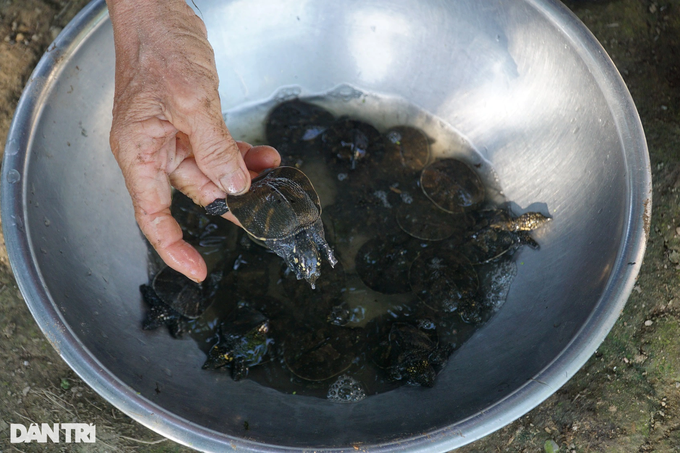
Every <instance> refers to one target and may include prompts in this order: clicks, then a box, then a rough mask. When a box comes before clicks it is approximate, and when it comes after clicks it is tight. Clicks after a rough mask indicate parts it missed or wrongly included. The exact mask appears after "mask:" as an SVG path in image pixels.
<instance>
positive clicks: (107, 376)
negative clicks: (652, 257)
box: [2, 0, 651, 452]
mask: <svg viewBox="0 0 680 453" xmlns="http://www.w3.org/2000/svg"><path fill="white" fill-rule="evenodd" d="M196 5H197V6H198V8H199V9H200V12H201V15H202V17H203V18H204V20H205V22H206V25H207V27H208V30H209V35H210V39H211V41H212V43H213V46H214V47H215V50H216V57H217V66H218V70H219V73H220V78H221V86H220V92H221V96H222V101H223V108H224V110H225V111H226V110H230V109H234V108H237V107H239V106H242V105H246V104H250V103H257V102H261V101H264V100H267V99H269V98H270V97H271V96H272V95H273V94H274V93H276V92H277V91H278V90H279V89H280V88H281V87H282V86H290V87H297V88H299V90H301V91H300V92H301V93H302V94H313V93H322V92H326V91H329V90H331V89H333V88H334V87H337V86H339V85H342V84H349V85H351V86H353V87H355V88H356V89H358V90H362V91H364V92H368V93H370V92H375V93H381V94H384V95H393V96H397V97H401V98H405V99H407V100H410V101H411V102H413V103H414V104H416V105H417V106H419V107H421V108H423V109H425V110H426V111H428V112H430V113H432V114H433V115H436V116H437V117H439V118H440V119H441V120H442V121H444V122H446V123H448V125H450V126H451V127H453V128H455V129H456V130H457V131H459V132H460V133H461V134H462V135H463V136H464V137H466V138H467V139H468V140H469V141H470V143H472V145H473V146H474V147H475V148H476V149H477V150H478V151H479V153H480V154H481V155H482V156H483V157H484V158H485V159H487V160H488V161H489V162H490V163H491V164H492V165H493V167H494V168H495V170H496V172H497V174H498V178H499V181H500V184H501V186H502V187H503V190H504V192H505V195H506V197H507V198H508V199H509V200H512V201H514V202H515V203H516V206H517V207H518V208H519V209H525V208H528V207H529V206H530V205H531V204H533V203H540V206H541V207H544V208H546V207H547V209H548V211H549V213H550V214H551V215H552V216H553V221H552V222H551V223H550V224H549V226H548V227H546V228H545V229H543V230H542V231H541V232H540V233H539V234H538V235H537V239H538V240H539V242H540V243H541V244H542V248H541V250H540V251H533V250H528V249H527V250H523V251H522V252H521V255H520V256H519V257H518V262H520V263H521V265H519V266H518V267H519V272H518V275H517V277H516V279H515V280H514V282H513V285H512V287H511V290H510V294H509V296H508V300H507V303H506V304H505V306H504V307H503V308H502V310H501V311H500V312H499V313H498V314H497V315H496V316H495V317H494V318H493V319H492V320H491V321H490V322H489V323H488V324H487V325H486V326H485V327H483V328H482V329H481V330H480V331H478V332H477V333H476V334H475V336H474V337H473V338H472V339H471V340H470V341H469V342H467V343H466V344H465V345H464V346H463V347H462V348H461V349H460V350H458V351H457V352H456V353H455V355H454V356H452V358H451V360H450V362H449V365H448V367H447V368H446V369H445V371H444V372H443V373H442V374H441V375H440V376H439V378H438V381H437V384H436V386H435V387H434V388H433V389H430V390H426V389H421V388H408V387H406V388H401V389H399V390H397V391H393V392H389V393H385V394H381V395H379V396H375V397H371V398H367V399H366V400H364V401H362V402H360V403H357V404H351V405H339V404H333V403H331V402H329V401H326V400H321V399H314V398H309V397H301V396H295V395H285V394H280V393H277V392H276V391H273V390H270V389H266V388H262V387H260V386H259V385H258V384H256V383H254V382H252V381H248V380H245V381H243V382H233V381H232V380H231V379H230V378H229V377H228V375H227V374H219V373H210V372H205V371H202V370H201V369H200V367H201V364H202V363H203V360H204V355H203V353H202V352H201V351H200V350H199V349H198V347H197V346H196V344H195V343H194V342H193V341H191V340H189V339H187V340H184V341H176V340H173V339H172V338H170V337H169V336H168V335H167V334H165V332H161V331H160V330H159V331H156V332H145V331H142V330H141V329H140V320H141V319H142V317H143V311H144V307H143V304H142V301H141V298H140V294H139V290H138V287H139V285H140V284H142V283H145V282H146V281H147V247H146V244H145V242H144V241H143V239H142V236H141V235H140V232H139V230H138V228H137V225H136V224H135V220H134V217H133V211H132V206H131V202H130V199H129V196H128V194H127V192H126V189H125V186H124V184H123V179H122V177H121V175H120V171H119V169H118V167H117V165H116V163H115V161H114V159H113V157H112V155H111V152H110V150H109V145H108V134H109V128H110V124H111V108H112V97H113V86H114V85H113V82H114V81H113V74H114V54H113V42H112V30H111V25H110V22H109V20H108V16H107V11H106V8H105V3H104V0H97V1H94V2H92V3H91V4H90V5H89V6H88V7H87V8H86V9H85V10H84V11H82V12H81V13H80V14H79V15H78V17H77V18H76V19H74V21H73V22H72V23H71V24H70V25H69V26H68V27H67V28H66V29H65V30H64V32H63V33H62V35H61V36H60V37H59V39H58V40H57V42H56V43H55V44H54V45H53V46H52V47H50V49H49V50H48V52H47V53H46V54H45V56H44V58H43V59H42V60H41V62H40V64H39V66H38V67H37V69H36V70H35V73H34V74H33V76H32V77H31V79H30V82H29V84H28V85H27V87H26V91H25V92H24V95H23V97H22V99H21V102H20V105H19V108H18V109H17V112H16V116H15V119H14V123H13V125H12V128H11V131H10V134H9V138H8V142H7V146H6V150H5V157H4V163H3V167H2V216H3V222H2V223H3V227H4V234H5V240H6V243H7V247H8V251H9V255H10V258H11V262H12V267H13V269H14V272H15V274H16V277H17V280H18V282H19V285H20V288H21V291H22V292H23V294H24V297H25V299H26V302H27V304H28V306H29V308H30V309H31V312H32V313H33V315H34V316H35V319H36V321H37V322H38V324H39V325H40V327H41V328H42V330H43V332H44V333H45V335H46V336H47V338H48V339H49V341H50V342H51V343H52V345H53V346H54V347H55V348H56V349H57V350H58V351H59V353H60V354H61V356H62V357H63V358H64V360H66V361H67V362H68V363H69V365H70V366H71V367H73V369H74V370H75V371H76V372H77V373H78V374H79V375H80V376H81V377H82V378H83V379H84V380H85V381H86V382H87V383H88V384H89V385H91V386H92V387H93V388H94V389H95V390H96V391H97V392H99V393H100V394H101V395H102V396H103V397H104V398H106V399H107V400H109V401H110V402H112V403H113V404H114V405H115V406H117V407H118V408H120V409H121V410H122V411H124V412H125V413H127V414H129V415H130V416H131V417H133V418H134V419H135V420H137V421H139V422H140V423H142V424H144V425H146V426H148V427H150V428H151V429H153V430H156V431H158V432H159V433H161V434H163V435H165V436H168V437H170V438H172V439H175V440H176V441H178V442H181V443H184V444H187V445H191V446H193V447H195V448H198V449H205V450H220V449H231V448H232V447H233V448H236V449H237V450H242V451H263V450H267V451H284V450H285V451H289V450H291V451H292V450H299V449H309V450H322V449H328V450H334V451H335V450H338V451H339V450H344V451H354V448H353V447H355V446H360V447H361V449H362V450H368V451H384V452H398V451H407V450H408V451H446V450H449V449H452V448H455V447H457V446H460V445H463V444H466V443H468V442H472V441H474V440H475V439H477V438H479V437H481V436H484V435H486V434H488V433H490V432H491V431H493V430H495V429H498V428H500V427H502V426H503V425H505V424H507V423H509V422H510V421H512V420H514V419H515V418H517V417H519V416H521V415H522V414H524V413H525V412H527V411H528V410H530V409H531V408H533V407H534V406H536V405H537V404H539V403H540V402H541V401H543V400H544V399H545V398H547V397H548V396H549V395H550V394H552V393H553V392H555V391H556V390H557V389H558V388H559V387H560V386H561V385H563V384H564V383H565V382H566V381H567V380H568V379H569V378H570V377H571V376H572V375H573V374H574V373H575V372H576V371H577V370H578V369H579V367H581V365H582V364H583V363H584V362H585V361H586V360H587V359H588V357H589V356H590V355H591V354H592V353H593V352H594V351H595V349H596V348H597V347H598V345H599V344H600V343H601V342H602V340H603V339H604V337H605V335H606V334H607V332H608V331H609V329H610V328H611V327H612V325H613V324H614V321H615V320H616V318H617V316H618V315H619V313H620V312H621V310H622V308H623V306H624V304H625V302H626V299H627V297H628V295H629V293H630V291H631V289H632V287H633V284H634V281H635V277H636V275H637V273H638V270H639V268H640V265H641V262H642V257H643V252H644V247H645V239H646V232H647V229H648V226H649V215H650V209H651V199H650V197H651V184H650V169H649V161H648V156H647V150H646V145H645V140H644V136H643V131H642V128H641V125H640V121H639V118H638V116H637V113H636V110H635V107H634V105H633V102H632V100H631V98H630V95H629V93H628V91H627V90H626V87H625V85H624V83H623V81H622V80H621V78H620V76H619V74H618V73H617V71H616V69H615V68H614V66H613V64H612V62H611V61H610V60H609V58H608V57H607V55H606V54H605V52H604V51H603V49H602V48H601V47H600V45H599V44H598V43H597V42H596V40H595V39H594V38H593V36H592V35H591V34H590V33H589V32H588V31H587V30H586V29H585V27H584V26H583V25H582V24H581V23H580V22H579V21H578V20H577V19H576V18H575V17H574V16H573V15H572V14H571V13H570V12H569V11H568V10H566V8H564V7H563V6H562V5H561V4H559V3H558V2H555V1H550V0H544V1H541V0H456V1H441V0H428V1H424V0H343V1H336V2H322V1H310V0H234V1H227V0H214V1H208V0H196ZM294 91H295V90H294ZM156 388H160V389H162V391H161V392H160V393H157V392H156V391H155V390H156ZM245 421H247V422H248V426H249V430H248V431H245V430H244V422H245Z"/></svg>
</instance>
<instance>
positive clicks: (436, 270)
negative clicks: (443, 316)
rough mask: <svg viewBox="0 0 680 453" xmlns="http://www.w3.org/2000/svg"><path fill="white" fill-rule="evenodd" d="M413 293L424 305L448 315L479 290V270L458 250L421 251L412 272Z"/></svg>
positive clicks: (410, 277) (410, 272)
mask: <svg viewBox="0 0 680 453" xmlns="http://www.w3.org/2000/svg"><path fill="white" fill-rule="evenodd" d="M409 282H410V283H411V290H412V291H413V293H414V294H415V295H417V296H418V298H419V299H420V300H421V301H423V303H424V304H425V305H427V306H428V307H430V308H432V309H433V310H442V311H443V312H445V313H452V312H454V311H456V310H457V309H458V307H459V305H461V304H465V303H467V301H469V300H471V299H472V298H474V296H475V294H476V292H477V289H478V288H479V279H478V277H477V271H476V270H475V269H474V267H473V266H472V263H471V262H470V261H469V260H468V259H467V258H466V257H465V256H463V255H462V254H460V253H459V252H457V251H451V250H447V249H442V248H436V249H429V250H426V251H424V252H422V253H421V254H420V255H419V256H418V258H417V259H416V260H415V261H414V262H413V264H412V265H411V269H410V270H409Z"/></svg>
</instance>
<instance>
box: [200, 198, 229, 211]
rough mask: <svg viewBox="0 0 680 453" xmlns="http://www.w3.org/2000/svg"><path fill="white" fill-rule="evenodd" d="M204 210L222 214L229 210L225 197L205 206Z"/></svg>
mask: <svg viewBox="0 0 680 453" xmlns="http://www.w3.org/2000/svg"><path fill="white" fill-rule="evenodd" d="M205 212H206V213H208V214H209V215H223V214H226V213H227V212H229V207H228V206H227V199H226V198H218V199H216V200H215V201H213V202H212V203H210V204H209V205H208V206H206V207H205Z"/></svg>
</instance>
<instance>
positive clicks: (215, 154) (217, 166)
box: [189, 112, 250, 195]
mask: <svg viewBox="0 0 680 453" xmlns="http://www.w3.org/2000/svg"><path fill="white" fill-rule="evenodd" d="M209 114H210V112H206V114H204V115H200V116H202V117H203V119H202V121H197V122H194V126H195V127H194V128H192V129H193V131H192V132H193V133H192V134H190V135H189V141H190V142H191V147H192V149H193V152H194V158H195V159H196V164H197V165H198V168H199V169H200V170H201V171H202V172H203V173H204V174H205V175H206V176H207V177H208V178H209V179H210V180H211V181H212V182H214V183H215V184H216V185H217V187H219V188H221V189H222V190H223V191H224V192H226V193H227V194H231V195H237V194H241V193H243V192H246V191H247V190H248V189H249V188H250V173H249V172H248V168H247V167H246V164H245V162H244V161H243V157H242V156H241V153H240V151H239V148H238V146H237V145H236V141H235V140H234V139H233V138H232V136H231V134H230V133H229V130H228V129H227V126H226V124H224V121H223V120H222V115H221V114H219V115H217V118H215V115H210V116H211V117H210V118H207V116H208V115H209Z"/></svg>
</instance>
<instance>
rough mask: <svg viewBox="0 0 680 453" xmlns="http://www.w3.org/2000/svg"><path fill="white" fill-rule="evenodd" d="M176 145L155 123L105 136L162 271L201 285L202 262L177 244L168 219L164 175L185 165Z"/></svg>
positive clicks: (178, 232) (168, 130)
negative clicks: (165, 266) (169, 270)
mask: <svg viewBox="0 0 680 453" xmlns="http://www.w3.org/2000/svg"><path fill="white" fill-rule="evenodd" d="M121 137H126V138H121ZM176 141H177V139H176V138H175V134H174V128H173V127H172V125H169V124H168V123H167V122H166V121H162V120H159V119H157V118H152V119H149V120H147V121H143V122H139V123H134V124H132V125H129V126H128V127H124V128H119V129H115V130H114V131H113V132H112V134H111V147H112V150H113V152H114V155H115V156H116V160H117V161H118V164H119V166H120V168H121V171H122V173H123V177H124V178H125V184H126V186H127V189H128V191H129V192H130V196H131V198H132V204H133V206H134V211H135V218H136V219H137V223H138V224H139V227H140V228H141V230H142V233H144V235H145V236H146V238H147V239H148V240H149V243H150V244H151V245H152V246H153V247H154V249H156V251H157V252H158V254H159V256H160V257H161V259H162V260H163V261H164V262H165V263H166V264H168V266H170V267H172V268H173V269H175V270H176V271H178V272H181V273H182V274H184V275H186V276H187V277H189V278H191V279H192V280H195V281H202V280H204V279H205V277H206V275H207V269H206V265H205V262H204V260H203V258H202V257H201V255H200V254H199V253H198V252H197V251H196V250H195V249H194V248H193V247H192V246H191V245H189V244H188V243H186V242H185V241H184V240H183V239H182V229H181V228H180V226H179V224H178V223H177V221H176V220H175V219H174V218H173V217H172V215H171V214H170V204H171V202H172V196H171V189H170V181H169V178H168V171H169V169H172V167H174V166H175V165H177V164H179V163H180V162H182V161H184V160H186V159H184V156H183V153H184V152H186V149H184V150H183V149H180V150H179V151H178V149H177V146H176Z"/></svg>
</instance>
